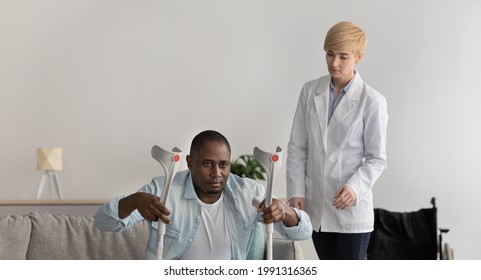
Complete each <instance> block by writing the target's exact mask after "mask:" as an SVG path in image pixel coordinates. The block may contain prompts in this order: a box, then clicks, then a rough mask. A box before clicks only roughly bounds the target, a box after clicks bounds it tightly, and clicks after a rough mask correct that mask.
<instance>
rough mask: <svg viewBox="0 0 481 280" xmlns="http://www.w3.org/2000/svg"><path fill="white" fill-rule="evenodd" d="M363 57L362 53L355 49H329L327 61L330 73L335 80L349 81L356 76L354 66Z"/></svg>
mask: <svg viewBox="0 0 481 280" xmlns="http://www.w3.org/2000/svg"><path fill="white" fill-rule="evenodd" d="M361 58H362V53H360V54H358V55H356V54H355V53H354V51H347V50H328V51H327V52H326V62H327V69H328V71H329V74H331V76H332V78H333V79H334V80H339V81H342V82H348V81H350V80H351V79H352V77H353V76H354V67H355V65H356V64H357V63H358V62H359V61H361Z"/></svg>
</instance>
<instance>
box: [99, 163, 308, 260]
mask: <svg viewBox="0 0 481 280" xmlns="http://www.w3.org/2000/svg"><path fill="white" fill-rule="evenodd" d="M164 181H165V177H164V176H160V177H155V178H154V179H153V180H152V182H151V183H149V184H146V185H144V186H143V187H141V188H140V189H139V191H140V192H147V193H151V194H155V195H157V196H160V194H161V193H162V189H163V186H164ZM224 196H225V211H226V221H227V226H228V228H229V233H230V238H231V253H232V258H233V259H241V260H242V259H247V258H248V254H249V251H250V248H251V245H252V244H256V246H257V247H259V246H262V248H254V249H255V250H257V253H256V256H251V257H252V258H262V255H263V253H264V247H263V240H264V236H263V231H260V230H258V228H259V221H261V220H262V218H261V214H260V213H257V209H256V208H255V207H254V206H252V200H253V199H254V198H255V197H261V198H262V199H264V197H265V188H264V187H263V186H262V185H261V184H259V183H257V182H256V181H254V180H251V179H247V178H240V177H239V176H236V175H233V174H231V175H230V176H229V179H228V180H227V184H226V186H225V189H224ZM124 197H125V195H122V196H118V197H116V198H114V199H112V200H111V201H109V202H107V203H105V204H104V205H103V206H101V208H100V209H99V210H98V211H97V213H96V214H95V226H96V227H97V228H99V229H101V230H104V231H124V230H127V229H129V228H131V227H132V226H134V225H135V224H137V223H139V222H141V221H143V220H144V218H143V217H142V216H141V215H140V213H139V212H138V210H135V211H133V212H132V213H131V214H130V215H129V216H128V217H126V218H124V219H120V218H119V214H118V206H119V201H120V200H121V199H122V198H124ZM166 206H167V208H169V209H170V212H171V215H170V220H171V221H172V224H170V225H167V226H166V233H165V236H164V248H163V249H164V252H163V257H162V259H166V260H174V259H178V258H179V257H180V256H181V255H182V254H183V253H184V252H185V251H186V250H187V249H188V248H189V246H190V244H192V241H193V240H194V238H195V235H196V233H197V229H198V228H199V223H200V221H201V210H200V205H199V203H198V201H197V194H196V193H195V189H194V185H193V182H192V178H191V176H190V171H189V170H185V171H181V172H178V173H177V174H176V175H175V177H174V179H173V181H172V184H171V187H170V191H169V197H168V200H167V203H166ZM294 210H295V212H296V214H297V216H298V217H299V224H298V225H297V226H294V227H287V226H285V225H284V224H283V223H282V222H279V223H276V224H275V225H274V228H275V229H276V231H278V232H279V234H280V235H281V236H282V237H283V238H287V239H291V240H305V239H308V238H310V236H311V234H312V225H311V222H310V219H309V217H308V215H307V214H306V213H305V212H304V211H300V210H298V209H294ZM150 224H151V231H150V238H149V241H148V245H147V251H146V258H147V259H156V248H157V239H158V235H157V222H150ZM259 239H261V240H262V241H261V242H259ZM251 254H252V252H251Z"/></svg>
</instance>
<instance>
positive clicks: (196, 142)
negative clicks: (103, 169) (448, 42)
mask: <svg viewBox="0 0 481 280" xmlns="http://www.w3.org/2000/svg"><path fill="white" fill-rule="evenodd" d="M209 142H221V143H224V144H225V145H226V146H227V149H228V151H229V154H230V153H231V149H230V144H229V141H227V138H225V137H224V135H222V134H220V133H219V132H217V131H214V130H205V131H202V132H201V133H199V134H197V135H196V136H195V137H194V139H192V144H191V145H190V154H191V155H192V154H193V153H195V152H196V151H199V150H200V149H202V148H203V147H204V145H205V144H206V143H209Z"/></svg>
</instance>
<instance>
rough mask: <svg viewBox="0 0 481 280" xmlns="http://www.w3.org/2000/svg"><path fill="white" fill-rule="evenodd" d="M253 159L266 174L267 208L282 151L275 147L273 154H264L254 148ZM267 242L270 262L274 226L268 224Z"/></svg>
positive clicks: (270, 199)
mask: <svg viewBox="0 0 481 280" xmlns="http://www.w3.org/2000/svg"><path fill="white" fill-rule="evenodd" d="M254 158H255V159H256V160H257V161H258V162H259V163H260V164H261V166H262V167H263V168H264V169H265V171H266V174H267V190H266V199H265V202H264V205H265V207H269V206H270V205H271V203H272V189H273V185H274V179H275V175H276V173H277V171H279V169H280V167H281V163H282V160H281V159H282V149H281V147H277V149H276V152H275V153H268V152H264V151H262V150H261V149H259V148H257V147H255V148H254ZM266 232H267V240H266V250H267V259H268V260H272V234H273V232H274V224H272V223H270V224H267V225H266Z"/></svg>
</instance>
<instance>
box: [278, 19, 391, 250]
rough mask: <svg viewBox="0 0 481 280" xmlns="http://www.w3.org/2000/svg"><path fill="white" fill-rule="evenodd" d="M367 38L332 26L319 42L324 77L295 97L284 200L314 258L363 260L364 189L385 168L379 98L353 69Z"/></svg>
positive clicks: (368, 207)
mask: <svg viewBox="0 0 481 280" xmlns="http://www.w3.org/2000/svg"><path fill="white" fill-rule="evenodd" d="M366 45H367V39H366V35H365V33H364V31H363V30H362V29H361V28H359V27H358V26H357V25H355V24H354V23H352V22H346V21H343V22H339V23H337V24H336V25H334V26H333V27H332V28H331V29H330V30H329V31H328V32H327V35H326V38H325V41H324V51H325V52H326V62H327V67H328V72H329V74H328V75H326V76H323V77H321V78H319V79H316V80H313V81H309V82H307V83H306V84H305V85H304V86H303V88H302V91H301V94H300V97H299V101H298V104H297V109H296V113H295V115H294V121H293V125H292V130H291V135H290V140H289V144H288V153H287V195H288V198H289V203H290V205H291V206H293V207H297V208H299V209H302V210H305V211H306V212H307V213H308V214H309V216H310V218H311V222H312V226H313V229H314V231H313V233H312V240H313V243H314V245H315V248H316V252H317V255H318V256H319V259H364V258H365V255H366V250H367V247H368V244H369V237H370V233H371V232H372V230H373V226H374V213H373V195H372V187H373V185H374V183H375V182H376V180H377V179H378V178H379V176H380V175H381V173H382V172H383V170H384V169H385V168H386V167H387V164H386V129H387V122H388V113H387V105H386V100H385V98H384V97H383V96H382V95H381V94H380V93H378V92H377V91H376V90H374V89H373V88H371V87H370V86H369V85H368V84H366V83H365V82H364V81H363V80H362V79H361V75H360V73H359V72H358V71H357V70H356V65H357V64H358V63H359V62H360V61H361V59H362V58H363V54H364V50H365V48H366Z"/></svg>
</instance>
